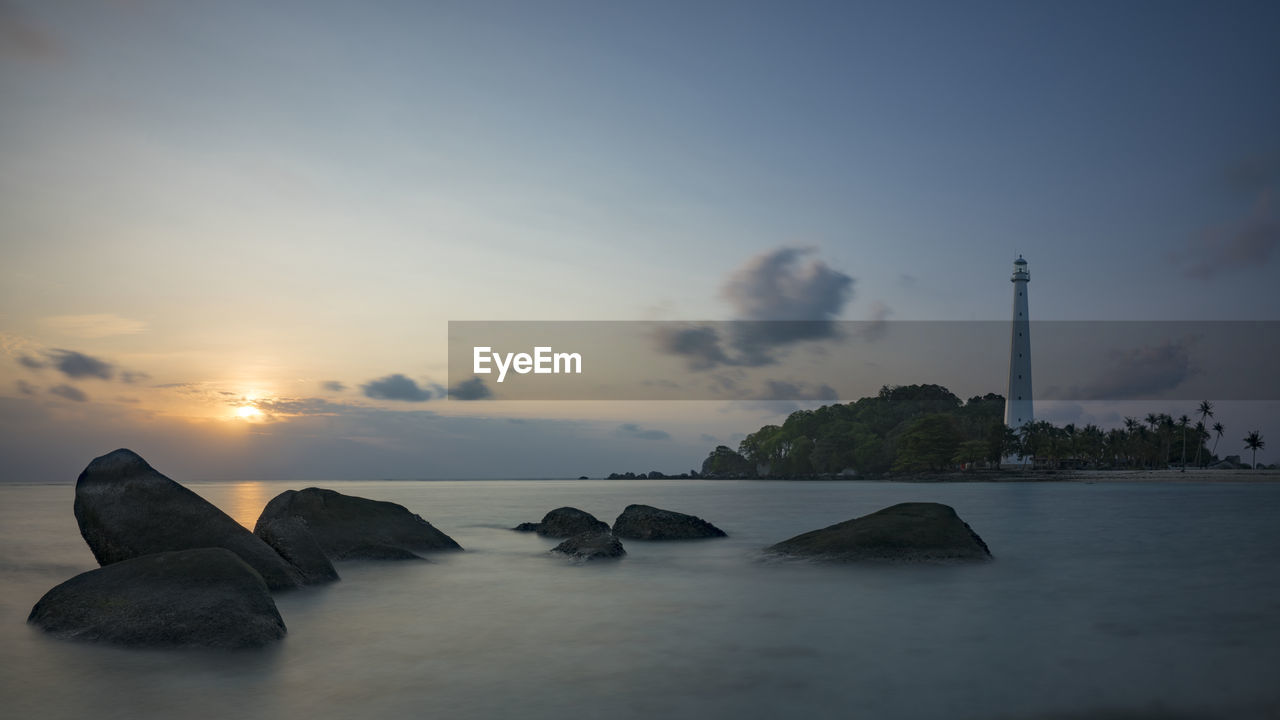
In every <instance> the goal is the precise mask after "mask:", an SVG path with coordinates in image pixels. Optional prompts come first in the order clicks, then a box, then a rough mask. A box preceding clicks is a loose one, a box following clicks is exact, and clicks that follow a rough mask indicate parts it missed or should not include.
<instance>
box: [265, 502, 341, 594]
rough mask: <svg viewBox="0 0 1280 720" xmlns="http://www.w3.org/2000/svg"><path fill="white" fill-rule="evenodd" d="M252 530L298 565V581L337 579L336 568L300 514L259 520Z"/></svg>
mask: <svg viewBox="0 0 1280 720" xmlns="http://www.w3.org/2000/svg"><path fill="white" fill-rule="evenodd" d="M253 534H254V535H257V536H258V537H259V538H262V541H263V542H265V543H266V544H268V545H270V546H271V547H272V548H274V549H275V551H276V552H278V553H280V556H281V557H283V558H284V559H285V560H288V561H289V562H290V563H292V564H293V566H294V567H296V568H298V571H299V572H301V573H302V581H303V582H305V583H307V584H308V585H313V584H316V583H322V582H333V581H334V580H338V579H339V578H338V571H337V570H334V569H333V563H331V562H329V558H328V557H327V556H325V554H324V549H323V548H321V547H320V543H318V542H316V539H315V536H314V535H312V534H311V530H310V529H308V528H307V523H306V522H304V521H303V520H302V518H300V517H296V516H294V517H284V518H276V519H274V520H271V521H270V522H268V523H266V524H262V523H259V524H258V526H257V527H255V528H254V531H253Z"/></svg>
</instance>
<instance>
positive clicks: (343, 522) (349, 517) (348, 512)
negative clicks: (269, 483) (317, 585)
mask: <svg viewBox="0 0 1280 720" xmlns="http://www.w3.org/2000/svg"><path fill="white" fill-rule="evenodd" d="M287 518H298V519H299V520H301V521H302V522H303V523H304V524H305V525H306V528H307V530H308V531H309V532H310V533H311V536H312V537H313V538H315V541H316V543H317V544H318V545H319V546H320V548H321V549H322V550H323V551H324V554H325V555H326V556H327V557H328V558H329V559H330V560H393V559H405V560H407V559H414V558H419V556H418V555H417V553H418V552H423V551H431V550H461V549H462V547H461V546H460V545H458V543H456V542H454V540H453V538H451V537H449V536H448V535H445V534H444V533H442V532H440V531H439V530H437V529H436V528H435V527H433V526H432V525H431V523H429V522H427V521H426V520H423V519H422V518H421V517H419V516H418V515H415V514H413V513H411V512H409V510H408V509H407V508H405V507H404V506H403V505H397V504H396V503H393V502H385V501H382V500H370V499H368V498H362V497H356V496H354V495H343V494H342V493H340V492H335V491H333V490H325V489H322V488H306V489H305V490H286V491H284V492H282V493H280V494H279V495H277V496H275V497H274V498H272V499H271V502H269V503H267V506H266V507H265V508H263V510H262V515H261V516H260V517H259V518H258V523H257V525H255V526H254V532H259V531H260V530H261V531H264V532H265V531H266V530H267V528H268V527H269V525H270V523H272V522H273V521H276V520H282V519H287Z"/></svg>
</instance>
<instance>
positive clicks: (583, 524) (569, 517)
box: [512, 507, 609, 538]
mask: <svg viewBox="0 0 1280 720" xmlns="http://www.w3.org/2000/svg"><path fill="white" fill-rule="evenodd" d="M512 530H515V531H517V532H536V533H538V534H539V535H541V536H543V537H549V538H568V537H573V536H574V535H581V534H582V533H587V532H590V533H601V532H604V533H607V532H609V524H608V523H605V522H601V521H600V520H597V519H596V518H595V516H594V515H592V514H591V513H589V512H586V511H584V510H579V509H578V508H573V507H561V508H556V509H555V510H552V511H551V512H549V513H547V514H546V515H543V516H542V522H540V523H520V524H519V525H517V526H515V527H514V528H512Z"/></svg>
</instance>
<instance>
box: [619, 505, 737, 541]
mask: <svg viewBox="0 0 1280 720" xmlns="http://www.w3.org/2000/svg"><path fill="white" fill-rule="evenodd" d="M613 534H614V535H617V536H618V537H622V538H629V539H632V540H697V539H700V538H715V537H726V534H725V532H724V531H723V530H721V529H720V528H718V527H716V526H715V525H712V524H711V523H709V522H707V521H706V520H703V519H702V518H700V517H694V516H693V515H685V514H684V513H678V512H674V511H672V510H662V509H659V508H656V507H650V506H648V505H628V506H627V507H626V508H625V509H624V510H623V511H622V514H621V515H619V516H618V519H617V520H614V521H613Z"/></svg>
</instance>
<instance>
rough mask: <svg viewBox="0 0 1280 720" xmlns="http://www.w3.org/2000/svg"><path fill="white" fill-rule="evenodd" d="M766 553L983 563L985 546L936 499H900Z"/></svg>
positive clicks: (987, 554) (986, 555)
mask: <svg viewBox="0 0 1280 720" xmlns="http://www.w3.org/2000/svg"><path fill="white" fill-rule="evenodd" d="M768 551H770V552H774V553H778V554H782V555H792V556H803V557H811V558H817V559H822V560H834V561H840V562H856V561H863V560H871V561H875V560H881V561H896V562H944V561H982V560H990V559H991V551H990V550H989V549H987V544H986V543H985V542H983V541H982V538H980V537H978V534H977V533H975V532H974V531H973V530H972V529H971V528H970V527H969V525H968V523H966V522H964V521H963V520H961V519H960V516H958V515H956V511H955V510H954V509H952V508H951V507H950V506H948V505H942V504H939V503H901V504H898V505H893V506H891V507H887V508H885V509H883V510H878V511H876V512H873V513H871V514H870V515H864V516H862V517H859V518H854V519H852V520H846V521H844V522H842V523H837V524H835V525H832V526H831V527H827V528H823V529H821V530H814V531H812V532H807V533H804V534H802V535H797V536H795V537H793V538H791V539H789V540H784V541H782V542H780V543H778V544H776V545H773V546H771V547H769V548H768Z"/></svg>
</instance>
